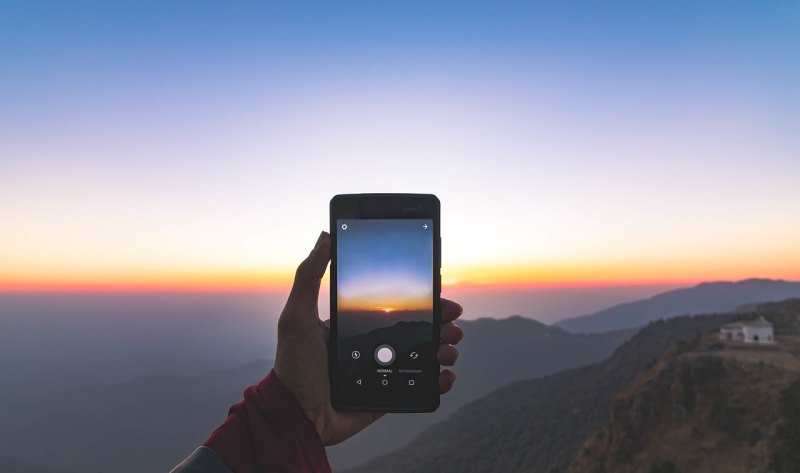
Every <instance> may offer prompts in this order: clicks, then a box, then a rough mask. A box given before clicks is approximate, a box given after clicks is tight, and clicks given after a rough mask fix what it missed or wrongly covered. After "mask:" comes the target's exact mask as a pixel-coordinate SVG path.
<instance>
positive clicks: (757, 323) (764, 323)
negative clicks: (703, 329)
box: [720, 317, 772, 330]
mask: <svg viewBox="0 0 800 473" xmlns="http://www.w3.org/2000/svg"><path fill="white" fill-rule="evenodd" d="M744 327H751V328H756V327H765V328H772V323H770V321H769V320H767V319H765V318H764V317H759V318H757V319H754V320H745V321H744V322H733V323H729V324H724V325H722V326H720V330H741V329H743V328H744Z"/></svg>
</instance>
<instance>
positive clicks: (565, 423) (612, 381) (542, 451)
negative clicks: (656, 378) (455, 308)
mask: <svg viewBox="0 0 800 473" xmlns="http://www.w3.org/2000/svg"><path fill="white" fill-rule="evenodd" d="M737 317H743V315H734V314H710V315H703V316H693V317H690V316H685V317H677V318H673V319H670V320H667V321H663V320H660V321H656V322H652V323H650V324H649V325H647V326H646V327H645V328H643V329H642V330H641V331H640V332H639V333H638V334H636V336H634V337H633V338H632V339H630V340H629V341H628V342H626V343H624V344H623V345H621V346H620V347H619V348H617V350H616V351H615V352H614V354H613V356H612V357H610V358H609V359H607V360H605V361H602V362H600V363H596V364H593V365H589V366H584V367H581V368H575V369H571V370H568V371H563V372H560V373H557V374H554V375H550V376H545V377H541V378H537V379H532V380H527V381H519V382H516V383H513V384H510V385H508V386H506V387H503V388H501V389H498V390H497V391H494V392H492V393H491V394H489V395H487V396H485V397H483V398H481V399H479V400H477V401H474V402H472V403H469V404H467V405H465V406H464V407H462V408H461V409H460V410H458V411H457V412H455V413H454V414H453V415H452V416H451V417H450V418H449V419H447V420H445V421H444V422H441V423H439V424H436V425H434V426H432V427H430V428H429V429H427V430H426V431H425V432H424V433H423V434H422V435H420V436H419V437H417V438H416V439H415V440H414V441H413V442H411V443H410V444H409V445H407V446H406V447H404V448H402V449H400V450H397V451H395V452H393V453H391V454H388V455H384V456H382V457H379V458H377V459H375V460H373V461H371V462H368V463H367V464H365V465H363V466H361V467H358V468H354V469H352V470H348V472H349V473H367V472H376V473H395V472H397V473H400V472H409V471H413V472H420V473H428V472H431V473H433V472H437V473H438V472H441V473H449V472H453V473H455V472H459V473H462V472H464V473H471V472H494V471H504V472H505V471H508V472H514V471H525V472H534V473H556V472H562V471H564V470H565V468H566V467H567V466H568V464H569V462H570V460H571V459H572V457H573V455H574V454H575V452H576V451H577V450H578V449H579V447H580V446H581V443H582V442H583V440H584V439H585V438H587V437H588V436H589V435H590V434H592V433H593V432H595V431H596V430H598V429H599V428H600V427H602V426H603V425H605V423H606V422H607V421H608V420H609V406H610V405H611V400H612V399H613V397H614V395H615V394H616V393H617V392H618V391H620V390H621V389H623V388H624V387H626V386H627V385H629V384H630V383H631V382H632V381H633V380H634V378H635V377H636V376H637V375H638V374H639V373H640V372H641V371H642V370H644V369H645V368H646V367H648V366H652V365H653V364H655V362H656V360H657V359H658V358H659V357H660V356H661V355H662V354H663V353H665V352H666V351H667V350H668V349H669V348H670V347H672V346H673V345H675V344H676V343H678V342H680V341H685V340H691V339H693V338H695V337H696V336H697V334H698V333H707V332H709V331H712V330H716V329H717V327H719V325H720V324H722V323H726V322H729V321H731V320H733V319H735V318H737ZM510 345H511V346H513V343H512V344H510Z"/></svg>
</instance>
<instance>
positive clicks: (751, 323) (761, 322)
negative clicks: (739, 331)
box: [742, 317, 772, 328]
mask: <svg viewBox="0 0 800 473" xmlns="http://www.w3.org/2000/svg"><path fill="white" fill-rule="evenodd" d="M742 325H744V326H746V327H769V328H772V323H770V322H769V321H768V320H767V319H765V318H764V317H759V318H757V319H755V320H748V321H747V322H744V323H742Z"/></svg>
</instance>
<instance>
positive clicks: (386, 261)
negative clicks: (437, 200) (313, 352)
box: [336, 219, 433, 311]
mask: <svg viewBox="0 0 800 473" xmlns="http://www.w3.org/2000/svg"><path fill="white" fill-rule="evenodd" d="M337 222H338V224H339V225H342V224H345V225H347V226H348V227H347V229H346V230H339V229H338V228H337V231H336V234H337V237H336V238H337V242H336V244H337V250H338V260H337V277H338V293H337V301H338V304H339V305H338V307H339V310H371V311H374V310H384V311H396V310H425V309H427V310H429V311H430V310H431V309H432V306H433V226H432V225H433V221H432V220H419V219H411V220H383V219H369V220H363V219H362V220H350V219H340V220H338V221H337ZM423 224H425V225H426V227H427V228H421V227H422V225H423Z"/></svg>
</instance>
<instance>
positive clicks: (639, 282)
mask: <svg viewBox="0 0 800 473" xmlns="http://www.w3.org/2000/svg"><path fill="white" fill-rule="evenodd" d="M325 279H327V278H325ZM749 280H769V281H787V282H798V281H792V280H791V279H785V278H780V277H777V278H769V277H759V276H753V277H746V278H729V279H725V278H707V279H702V278H701V279H696V278H691V279H688V278H687V279H653V280H643V279H634V280H630V279H619V280H613V279H612V280H577V281H573V280H553V281H535V282H534V281H531V282H514V283H504V282H500V283H488V282H487V283H476V282H467V281H464V282H456V283H449V284H448V283H442V290H443V291H444V290H446V289H450V290H477V291H481V290H524V289H542V288H581V287H583V288H586V287H592V288H600V287H635V286H676V287H680V286H686V287H689V286H695V285H698V284H702V283H716V282H732V283H733V282H743V281H749ZM291 287H292V285H291V284H224V283H222V284H191V283H185V284H180V283H177V284H145V283H142V284H116V283H107V284H91V283H88V284H64V283H62V284H59V283H42V284H37V283H17V284H15V283H6V284H2V283H0V293H3V294H12V293H258V292H288V291H289V290H291ZM322 290H327V288H325V287H324V286H323V288H322Z"/></svg>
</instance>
